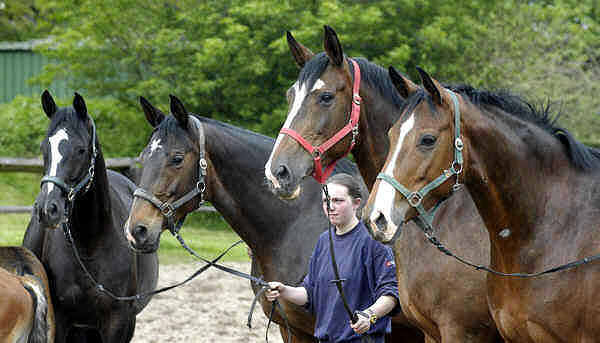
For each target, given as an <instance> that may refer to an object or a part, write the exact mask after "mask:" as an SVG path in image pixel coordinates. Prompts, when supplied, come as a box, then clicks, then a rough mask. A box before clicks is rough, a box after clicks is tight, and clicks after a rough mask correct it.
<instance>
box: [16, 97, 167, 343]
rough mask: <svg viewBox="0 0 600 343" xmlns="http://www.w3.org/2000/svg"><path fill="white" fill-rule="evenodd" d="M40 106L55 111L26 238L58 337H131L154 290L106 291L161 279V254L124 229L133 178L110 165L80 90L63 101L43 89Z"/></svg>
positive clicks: (50, 115)
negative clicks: (136, 243)
mask: <svg viewBox="0 0 600 343" xmlns="http://www.w3.org/2000/svg"><path fill="white" fill-rule="evenodd" d="M42 108H43V110H44V112H45V114H46V116H47V117H48V118H49V119H50V123H49V126H48V130H47V133H46V137H45V138H44V140H43V141H42V143H41V150H42V154H43V157H44V177H43V178H42V180H41V189H40V193H39V194H38V196H37V198H36V201H35V205H34V210H33V213H32V216H31V220H30V222H29V226H28V227H27V231H26V232H25V236H24V238H23V246H25V247H27V248H29V249H31V251H33V253H35V255H36V256H37V257H38V259H39V260H40V261H41V262H42V264H43V265H44V267H45V269H46V272H47V275H48V280H49V283H50V292H51V295H52V300H53V303H54V311H55V316H56V342H57V343H63V342H73V341H77V342H104V343H108V342H110V343H116V342H129V341H130V340H131V339H132V337H133V334H134V330H135V321H136V315H137V314H138V313H139V312H140V311H141V310H142V309H143V308H144V307H145V306H146V305H147V304H148V302H149V301H150V297H141V298H139V299H136V300H129V301H122V300H117V299H114V298H113V297H111V296H109V294H108V293H107V292H106V291H110V292H112V294H114V295H117V296H132V295H134V294H138V293H144V292H150V291H152V290H154V289H155V287H156V284H157V281H158V257H157V255H156V254H144V255H139V254H136V253H134V252H132V251H131V250H130V249H129V245H128V243H127V239H126V238H125V235H124V232H123V225H124V223H125V220H126V218H127V213H128V211H129V207H130V206H131V203H132V201H133V191H134V190H135V185H134V184H133V182H131V181H130V180H129V179H127V178H126V177H125V176H123V175H121V174H119V173H116V172H114V171H110V170H107V169H106V164H105V162H104V157H103V155H102V149H101V146H100V141H99V139H98V136H97V135H96V127H95V124H94V121H93V120H92V117H91V116H89V114H88V110H87V106H86V104H85V101H84V99H83V97H82V96H81V95H79V94H77V93H75V96H74V98H73V106H69V107H58V106H57V105H56V103H55V102H54V99H53V98H52V96H51V95H50V93H49V92H48V91H44V93H43V94H42ZM75 252H77V254H78V256H80V258H76V255H75ZM84 267H85V269H83V268H84ZM92 278H93V279H92ZM100 286H102V287H100Z"/></svg>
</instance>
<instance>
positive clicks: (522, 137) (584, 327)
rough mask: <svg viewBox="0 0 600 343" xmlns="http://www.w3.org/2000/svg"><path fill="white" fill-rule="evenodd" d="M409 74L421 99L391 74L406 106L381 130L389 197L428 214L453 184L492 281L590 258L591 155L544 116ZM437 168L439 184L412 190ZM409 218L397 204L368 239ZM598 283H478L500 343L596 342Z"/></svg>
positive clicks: (595, 196) (576, 274)
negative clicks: (459, 188)
mask: <svg viewBox="0 0 600 343" xmlns="http://www.w3.org/2000/svg"><path fill="white" fill-rule="evenodd" d="M419 72H420V74H421V79H422V81H423V85H424V89H420V88H419V87H416V86H415V85H414V84H412V83H411V82H410V81H409V80H407V79H406V78H404V77H402V76H401V75H398V74H395V79H396V80H397V82H396V84H397V85H398V89H399V90H400V92H401V93H404V94H406V95H407V96H408V101H407V105H406V106H405V107H404V109H403V110H402V112H403V114H402V116H401V119H400V120H399V121H398V122H397V123H396V124H395V126H394V127H393V128H392V130H391V131H390V135H391V141H392V146H393V148H392V151H393V153H390V154H389V155H388V160H387V161H386V165H385V167H384V169H383V172H384V173H385V174H387V175H388V176H390V177H394V178H395V180H396V181H395V182H398V183H399V184H400V185H396V187H398V189H402V186H403V187H405V188H406V189H408V190H410V191H413V192H414V191H419V192H421V194H422V195H423V196H424V197H423V199H422V204H424V207H425V208H429V207H431V206H432V205H433V204H434V203H436V202H437V201H439V200H440V199H442V198H445V197H448V196H450V195H451V190H452V184H454V183H455V182H456V181H455V180H456V179H457V178H458V180H459V182H461V183H464V185H465V186H466V188H467V189H468V191H469V193H470V194H471V196H472V197H473V200H474V202H475V204H476V205H477V208H478V210H479V213H481V217H482V218H483V220H484V222H485V226H486V227H487V230H488V233H489V240H490V242H491V247H492V248H491V260H490V265H491V268H492V269H495V270H496V271H498V272H503V273H538V272H541V271H542V270H547V269H548V268H551V267H557V266H560V265H563V264H565V263H567V262H571V261H574V260H578V259H581V258H584V257H587V256H590V255H594V254H598V252H599V251H600V248H599V247H598V241H599V240H600V232H599V231H598V230H596V229H598V219H599V218H600V173H599V170H600V169H599V168H600V152H599V151H598V150H595V149H592V148H589V147H586V146H584V145H583V144H581V143H579V142H578V141H577V140H575V139H574V138H573V136H572V135H571V134H570V133H569V132H567V131H566V130H564V129H562V128H559V127H557V126H555V125H554V121H553V120H551V118H550V115H549V111H548V108H543V109H541V110H539V109H536V108H535V106H532V105H530V104H528V103H527V102H525V101H524V100H523V99H521V98H520V97H517V96H514V95H511V94H509V93H506V92H496V93H494V92H489V91H484V90H477V89H473V88H471V87H469V86H460V87H449V88H445V87H444V86H442V85H441V84H440V83H438V82H437V81H436V80H434V79H432V78H431V77H429V75H427V73H425V72H424V71H422V70H419ZM461 159H462V161H461ZM444 170H447V171H449V173H448V175H449V176H450V178H449V179H448V180H446V182H443V183H441V185H439V187H430V188H431V189H430V190H429V192H425V191H420V190H421V189H422V188H423V187H424V186H425V185H427V184H428V183H429V182H431V181H432V180H434V179H435V178H438V177H439V176H440V174H441V173H442V171H444ZM461 170H462V171H461ZM456 172H458V173H457V174H456ZM381 177H385V176H384V175H382V176H381ZM444 178H445V176H444V177H442V179H440V180H443V179H444ZM389 180H390V182H394V181H393V180H392V179H389ZM383 182H384V181H383V180H380V181H378V185H379V190H378V191H379V192H381V191H383V188H381V186H383ZM386 182H387V181H386ZM376 188H377V187H376ZM398 194H400V193H398ZM379 196H380V194H379V193H377V194H375V193H374V194H372V197H371V199H370V200H374V199H375V201H377V200H376V199H377V197H379ZM454 196H455V195H453V196H452V197H454ZM409 198H410V199H413V196H410V194H409ZM450 199H452V198H450ZM411 202H413V205H415V204H416V202H415V201H414V200H411ZM449 215H452V214H450V213H449ZM414 217H415V209H414V208H413V207H412V206H411V205H409V203H408V202H407V201H406V199H405V198H404V197H403V196H396V197H395V200H394V210H393V213H392V215H391V218H390V221H389V222H388V224H389V225H387V226H386V225H381V226H380V227H378V228H377V230H380V232H381V234H382V235H383V236H386V237H389V236H392V235H393V234H394V232H393V231H394V230H395V229H396V227H397V226H396V225H399V224H400V223H401V222H406V221H408V220H411V219H412V218H414ZM392 223H395V225H392ZM460 230H461V232H463V233H464V234H465V235H466V234H468V232H467V231H466V230H467V229H465V228H460ZM462 252H463V250H461V249H456V250H455V253H457V254H458V255H460V253H462ZM599 275H600V264H599V263H598V262H594V263H590V264H587V265H583V266H579V267H577V268H571V269H567V270H563V271H560V272H557V273H554V274H546V275H543V276H539V277H535V278H523V277H514V276H513V277H506V276H498V275H495V274H488V279H487V286H488V287H487V293H488V299H489V305H490V309H491V313H492V315H493V317H494V320H495V322H496V323H497V326H498V328H499V330H500V332H501V333H502V336H503V337H504V338H505V339H506V341H508V342H526V343H529V342H545V343H548V342H597V341H598V339H599V337H600V316H598V311H599V310H598V309H599V308H600V300H599V298H598V296H597V294H596V290H597V286H598V280H597V278H598V276H599Z"/></svg>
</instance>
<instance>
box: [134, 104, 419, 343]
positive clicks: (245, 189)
mask: <svg viewBox="0 0 600 343" xmlns="http://www.w3.org/2000/svg"><path fill="white" fill-rule="evenodd" d="M140 102H141V105H142V108H143V110H144V112H145V114H146V118H147V119H148V122H149V123H150V124H151V125H152V126H153V127H154V132H153V133H152V136H151V137H150V141H149V143H148V145H147V146H146V148H145V149H144V151H143V152H142V154H141V160H142V166H143V169H142V175H141V181H140V182H139V185H140V187H141V188H142V189H144V190H145V192H146V193H148V194H150V195H153V196H155V197H156V198H157V199H159V200H160V201H165V202H176V201H177V199H181V198H182V197H183V196H184V194H186V193H188V192H189V191H190V190H193V189H194V188H195V187H196V185H197V182H198V181H199V177H200V173H201V170H200V168H199V162H200V158H201V157H200V156H201V154H202V155H203V156H204V158H205V159H206V176H205V178H204V181H205V183H206V190H205V192H204V199H206V200H208V201H210V202H211V203H212V204H213V205H214V207H215V208H216V209H217V210H218V211H219V212H220V213H221V215H223V217H224V218H225V220H227V222H228V223H229V224H230V225H231V227H232V228H233V229H234V230H235V231H236V232H237V233H238V235H239V236H240V237H241V238H242V239H243V240H244V241H245V242H246V244H247V245H248V246H249V247H250V248H251V249H252V251H253V254H254V259H253V264H252V274H253V275H254V276H259V275H260V276H262V277H264V279H265V280H281V281H284V282H286V283H289V284H295V285H297V284H299V283H300V282H301V281H302V279H303V277H304V275H305V274H306V272H307V271H308V261H309V258H310V255H311V253H312V250H313V249H314V246H315V244H316V242H317V239H318V237H319V235H320V234H321V233H322V232H323V231H324V230H326V228H327V218H326V217H325V214H324V213H323V209H322V206H321V203H322V200H321V188H320V186H319V184H318V183H317V182H315V181H314V180H312V179H307V180H305V181H304V183H303V187H304V191H303V192H302V195H301V196H299V197H298V198H297V199H296V200H294V201H282V200H280V199H279V198H277V197H275V196H274V195H273V193H272V192H271V190H270V189H269V187H268V186H267V185H266V183H265V181H264V163H265V162H266V160H267V158H268V156H269V153H270V151H271V149H272V148H273V144H274V140H273V139H272V138H269V137H266V136H263V135H259V134H257V133H254V132H251V131H248V130H244V129H240V128H237V127H234V126H231V125H227V124H224V123H222V122H219V121H216V120H212V119H208V118H204V117H200V116H196V115H192V114H189V113H188V112H187V111H186V110H185V108H184V107H183V104H182V103H181V102H180V101H179V100H178V99H177V98H176V97H171V112H172V114H173V116H165V115H164V114H163V113H162V112H161V111H160V110H158V109H157V108H155V107H154V106H152V105H151V104H150V103H149V102H148V101H147V100H145V99H144V98H141V99H140ZM341 171H343V172H347V173H350V174H353V175H358V170H357V168H356V166H355V165H354V164H353V163H351V162H350V161H348V160H342V161H340V163H339V164H338V166H337V169H336V172H341ZM199 198H200V197H196V198H194V199H192V200H191V201H189V202H188V203H185V204H183V205H182V207H180V209H179V210H177V211H175V218H173V220H171V222H177V221H178V220H180V219H181V218H183V217H184V216H185V215H186V214H187V213H189V212H190V211H192V210H193V209H194V208H196V207H197V206H198V203H199ZM168 222H169V221H168V220H166V219H165V217H163V214H162V213H161V211H159V210H158V209H157V207H155V206H154V205H153V204H152V203H150V202H149V201H146V200H145V199H143V198H136V200H135V201H134V203H133V205H132V207H131V213H130V217H129V220H128V225H127V226H126V231H127V235H128V237H129V239H130V241H131V244H132V246H133V247H134V248H135V249H138V250H141V251H145V252H152V251H155V250H156V249H157V248H158V246H159V239H160V235H161V233H162V231H163V230H164V229H165V228H166V227H167V223H168ZM253 290H254V292H255V293H256V292H258V291H259V289H258V288H257V287H256V286H254V285H253ZM261 301H262V307H263V311H264V312H265V313H266V314H268V313H269V312H270V310H271V305H272V304H271V303H269V302H267V301H266V300H265V299H264V298H261ZM282 305H283V308H284V310H285V313H286V314H287V318H288V319H289V324H290V326H291V329H292V336H293V337H292V339H293V342H313V341H314V339H315V338H314V337H313V336H312V333H313V330H314V318H313V317H312V316H310V315H309V313H308V312H307V311H306V310H304V309H303V308H301V307H299V306H296V305H293V304H291V303H287V302H283V303H282ZM397 319H398V321H397V322H396V323H402V318H397ZM275 320H276V321H277V322H278V323H279V324H280V325H281V332H282V335H283V336H284V338H285V337H286V335H287V330H286V329H285V326H284V325H282V324H283V323H284V322H283V321H282V318H281V317H280V316H278V315H277V316H276V317H275ZM395 328H397V329H398V330H396V331H395V333H396V334H397V335H398V336H400V335H401V334H403V333H404V334H405V333H406V330H401V329H400V328H402V324H400V325H399V326H395ZM408 330H410V329H408ZM416 334H418V333H416Z"/></svg>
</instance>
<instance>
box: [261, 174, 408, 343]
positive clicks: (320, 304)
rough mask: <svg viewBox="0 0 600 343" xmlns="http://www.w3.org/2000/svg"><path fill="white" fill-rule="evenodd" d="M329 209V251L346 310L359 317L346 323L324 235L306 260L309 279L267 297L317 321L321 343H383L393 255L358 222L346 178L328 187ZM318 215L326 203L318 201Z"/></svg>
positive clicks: (354, 188) (394, 287)
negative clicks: (367, 342)
mask: <svg viewBox="0 0 600 343" xmlns="http://www.w3.org/2000/svg"><path fill="white" fill-rule="evenodd" d="M327 188H328V191H329V196H330V202H331V209H330V210H329V220H330V221H331V224H332V225H333V226H334V228H335V234H334V238H333V246H334V250H335V256H336V260H337V263H338V269H339V272H340V277H341V278H342V279H346V281H344V283H343V289H344V295H345V296H346V298H347V300H348V303H349V305H350V308H352V309H353V310H356V311H358V314H359V315H358V321H357V322H356V323H354V324H352V323H351V321H350V320H349V318H348V314H347V312H346V310H345V308H344V305H343V303H342V300H341V298H340V296H339V294H338V290H337V287H336V286H335V284H333V283H332V282H331V280H334V279H335V276H334V273H333V267H332V265H331V256H330V252H329V247H330V245H329V233H328V232H327V231H325V232H324V233H322V234H321V236H320V238H319V241H318V242H317V245H316V246H315V250H314V251H313V254H312V256H311V259H310V264H309V270H308V274H307V275H306V276H305V278H304V280H303V281H302V284H301V285H300V286H299V287H294V286H289V285H284V284H282V283H280V282H276V281H274V282H270V283H269V286H270V290H267V292H266V293H265V294H266V297H267V299H268V300H269V301H273V300H275V299H277V298H281V299H284V300H287V301H290V302H292V303H294V304H297V305H301V306H305V307H306V308H307V309H308V310H309V311H311V312H312V313H313V314H314V315H315V316H316V325H315V333H314V335H315V337H317V338H318V339H319V341H325V342H360V341H361V339H362V336H361V335H362V334H364V333H366V334H367V335H369V336H370V337H371V338H372V339H373V341H374V342H376V343H380V342H384V336H385V333H386V332H390V330H391V321H390V317H389V316H388V314H389V313H390V312H391V311H392V310H393V309H395V308H396V305H397V304H398V283H397V281H396V276H395V271H396V267H395V265H394V255H393V253H392V251H391V249H390V248H389V247H386V246H384V245H382V244H381V243H379V242H377V241H375V240H374V239H372V238H371V236H370V235H369V234H368V231H367V228H366V227H365V226H364V224H363V223H362V222H361V221H360V220H359V219H358V217H357V210H358V209H359V207H360V205H361V200H362V199H365V198H366V197H365V196H364V195H363V192H362V187H361V184H360V183H359V182H358V181H357V180H356V179H354V178H353V177H352V176H351V175H348V174H336V175H334V176H332V177H331V178H329V180H328V181H327ZM323 210H324V211H325V213H326V214H327V212H328V211H327V201H326V199H325V195H323Z"/></svg>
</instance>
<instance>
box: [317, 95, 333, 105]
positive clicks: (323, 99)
mask: <svg viewBox="0 0 600 343" xmlns="http://www.w3.org/2000/svg"><path fill="white" fill-rule="evenodd" d="M333 98H335V96H334V95H333V94H331V93H328V92H325V93H323V94H321V95H320V96H319V102H321V103H323V104H329V103H331V102H332V101H333Z"/></svg>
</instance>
